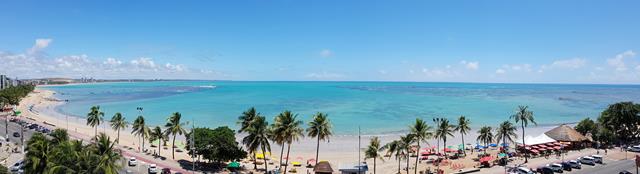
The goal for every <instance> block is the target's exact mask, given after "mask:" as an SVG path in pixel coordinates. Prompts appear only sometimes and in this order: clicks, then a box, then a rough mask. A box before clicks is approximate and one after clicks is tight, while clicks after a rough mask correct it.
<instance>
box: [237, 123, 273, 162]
mask: <svg viewBox="0 0 640 174" xmlns="http://www.w3.org/2000/svg"><path fill="white" fill-rule="evenodd" d="M268 125H269V123H268V122H267V121H266V119H265V118H264V117H262V116H257V117H255V118H253V121H250V122H249V124H248V125H247V127H246V128H245V130H244V131H243V132H246V133H247V136H245V137H244V138H242V144H244V145H245V146H246V147H247V150H248V151H249V153H251V154H255V152H256V151H258V149H261V150H262V154H266V152H267V151H271V145H270V144H269V135H268V128H267V127H268ZM253 164H254V166H253V168H254V169H256V168H257V166H256V163H253ZM264 169H265V171H268V165H267V158H266V156H265V158H264Z"/></svg>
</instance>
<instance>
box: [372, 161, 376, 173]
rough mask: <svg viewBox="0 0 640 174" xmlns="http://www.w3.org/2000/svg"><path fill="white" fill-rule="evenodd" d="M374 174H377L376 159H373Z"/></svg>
mask: <svg viewBox="0 0 640 174" xmlns="http://www.w3.org/2000/svg"><path fill="white" fill-rule="evenodd" d="M373 174H376V158H373Z"/></svg>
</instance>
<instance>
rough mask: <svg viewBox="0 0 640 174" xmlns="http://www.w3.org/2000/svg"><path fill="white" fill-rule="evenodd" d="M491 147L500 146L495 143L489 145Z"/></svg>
mask: <svg viewBox="0 0 640 174" xmlns="http://www.w3.org/2000/svg"><path fill="white" fill-rule="evenodd" d="M489 146H491V147H496V146H498V145H497V144H495V143H491V144H489Z"/></svg>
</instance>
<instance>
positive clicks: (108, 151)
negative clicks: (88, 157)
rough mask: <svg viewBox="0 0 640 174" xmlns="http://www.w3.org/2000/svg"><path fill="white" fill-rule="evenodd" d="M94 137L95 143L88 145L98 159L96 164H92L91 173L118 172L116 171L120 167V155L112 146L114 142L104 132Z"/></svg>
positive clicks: (110, 173) (112, 173) (113, 173)
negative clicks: (92, 169) (92, 170)
mask: <svg viewBox="0 0 640 174" xmlns="http://www.w3.org/2000/svg"><path fill="white" fill-rule="evenodd" d="M95 139H96V140H95V141H94V142H95V143H93V144H92V145H91V146H90V147H91V148H92V150H93V151H94V154H95V155H96V157H98V158H99V160H98V163H97V165H96V166H94V167H95V169H94V172H93V173H101V174H118V171H119V170H120V169H121V168H122V166H121V165H120V162H119V161H120V160H121V159H122V156H121V155H120V153H118V152H116V151H115V149H114V148H113V147H114V146H115V142H112V141H111V140H110V138H109V136H107V135H106V134H104V133H101V134H100V135H99V136H98V137H96V138H95Z"/></svg>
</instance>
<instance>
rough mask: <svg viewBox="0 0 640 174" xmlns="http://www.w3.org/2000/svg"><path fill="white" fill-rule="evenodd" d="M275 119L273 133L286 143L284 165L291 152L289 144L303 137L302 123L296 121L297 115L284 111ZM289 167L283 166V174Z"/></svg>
mask: <svg viewBox="0 0 640 174" xmlns="http://www.w3.org/2000/svg"><path fill="white" fill-rule="evenodd" d="M276 117H277V122H276V124H275V126H274V128H275V129H274V132H278V134H281V135H279V136H282V137H283V138H284V142H285V143H287V159H286V160H285V164H289V159H290V158H289V152H290V151H291V144H292V143H293V142H296V141H298V140H299V139H300V138H301V137H304V134H303V132H304V129H303V128H302V124H303V122H302V121H300V120H298V115H297V114H293V113H292V112H291V111H284V112H282V113H280V114H279V115H278V116H276ZM288 166H289V165H285V166H284V170H285V171H284V173H285V174H286V173H287V168H288Z"/></svg>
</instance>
